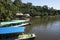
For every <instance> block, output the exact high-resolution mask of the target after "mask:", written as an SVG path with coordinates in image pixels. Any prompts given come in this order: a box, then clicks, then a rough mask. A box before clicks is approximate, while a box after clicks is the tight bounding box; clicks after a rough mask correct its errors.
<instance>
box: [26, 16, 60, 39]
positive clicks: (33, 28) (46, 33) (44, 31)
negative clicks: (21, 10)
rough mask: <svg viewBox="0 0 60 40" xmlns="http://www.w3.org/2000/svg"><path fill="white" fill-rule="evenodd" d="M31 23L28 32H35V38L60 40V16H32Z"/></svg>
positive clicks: (27, 28)
mask: <svg viewBox="0 0 60 40" xmlns="http://www.w3.org/2000/svg"><path fill="white" fill-rule="evenodd" d="M31 23H32V25H30V26H28V27H26V33H35V34H36V36H37V37H36V39H35V40H60V18H57V17H46V18H45V17H44V18H31Z"/></svg>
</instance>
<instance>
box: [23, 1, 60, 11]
mask: <svg viewBox="0 0 60 40" xmlns="http://www.w3.org/2000/svg"><path fill="white" fill-rule="evenodd" d="M22 2H23V3H27V2H31V3H32V5H35V6H43V5H47V6H48V7H53V8H54V9H58V10H60V0H22Z"/></svg>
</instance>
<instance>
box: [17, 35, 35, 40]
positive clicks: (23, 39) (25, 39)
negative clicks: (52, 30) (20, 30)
mask: <svg viewBox="0 0 60 40" xmlns="http://www.w3.org/2000/svg"><path fill="white" fill-rule="evenodd" d="M35 37H36V36H35V34H22V35H19V36H18V39H19V40H32V39H34V38H35Z"/></svg>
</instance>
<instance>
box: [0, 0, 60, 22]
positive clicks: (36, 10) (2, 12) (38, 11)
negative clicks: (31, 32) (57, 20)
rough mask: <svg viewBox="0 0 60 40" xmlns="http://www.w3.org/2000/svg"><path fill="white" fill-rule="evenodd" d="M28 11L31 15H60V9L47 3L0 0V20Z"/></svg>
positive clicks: (9, 18)
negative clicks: (39, 4) (37, 3)
mask: <svg viewBox="0 0 60 40" xmlns="http://www.w3.org/2000/svg"><path fill="white" fill-rule="evenodd" d="M17 12H22V13H24V14H26V13H28V14H30V15H31V16H41V17H42V16H55V15H60V10H56V9H54V8H53V7H51V8H49V7H48V6H47V5H44V6H34V5H32V3H29V2H28V3H22V2H21V0H15V1H14V2H12V1H11V0H0V21H2V19H4V20H3V21H10V20H11V19H13V18H16V13H17Z"/></svg>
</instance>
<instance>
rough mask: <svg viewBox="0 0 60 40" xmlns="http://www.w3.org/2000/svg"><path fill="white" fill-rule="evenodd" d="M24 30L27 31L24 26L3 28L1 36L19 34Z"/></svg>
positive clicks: (0, 31)
mask: <svg viewBox="0 0 60 40" xmlns="http://www.w3.org/2000/svg"><path fill="white" fill-rule="evenodd" d="M24 30H25V27H24V26H17V27H14V26H11V27H2V28H0V34H10V33H18V32H24Z"/></svg>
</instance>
